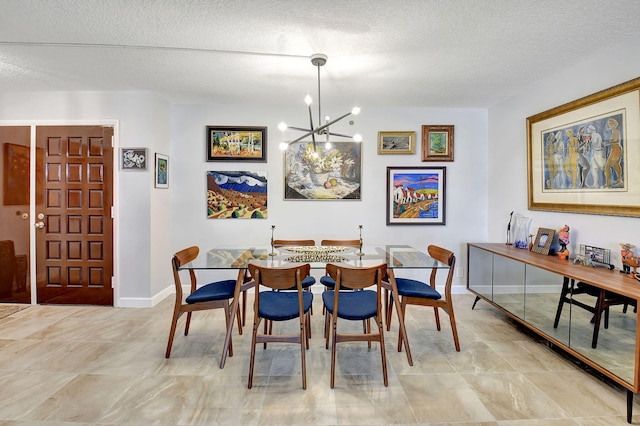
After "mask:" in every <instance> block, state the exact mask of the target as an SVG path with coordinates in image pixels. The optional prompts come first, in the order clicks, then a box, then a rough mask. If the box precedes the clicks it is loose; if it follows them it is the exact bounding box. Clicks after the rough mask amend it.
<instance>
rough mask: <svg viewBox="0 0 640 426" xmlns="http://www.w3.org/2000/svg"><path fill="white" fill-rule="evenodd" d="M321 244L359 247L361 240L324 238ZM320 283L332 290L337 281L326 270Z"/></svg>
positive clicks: (326, 288)
mask: <svg viewBox="0 0 640 426" xmlns="http://www.w3.org/2000/svg"><path fill="white" fill-rule="evenodd" d="M320 245H321V246H340V247H355V248H359V247H360V240H358V239H354V240H322V241H321V242H320ZM320 284H322V285H324V287H325V290H330V289H332V288H333V287H334V286H335V285H336V282H335V280H334V279H333V278H331V275H329V274H328V273H327V272H326V270H325V275H323V276H322V277H320Z"/></svg>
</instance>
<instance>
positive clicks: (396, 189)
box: [386, 167, 446, 225]
mask: <svg viewBox="0 0 640 426" xmlns="http://www.w3.org/2000/svg"><path fill="white" fill-rule="evenodd" d="M445 178H446V167H387V206H386V210H387V225H445V206H446V202H445V195H446V193H445V189H446V184H445V183H446V182H445V180H446V179H445Z"/></svg>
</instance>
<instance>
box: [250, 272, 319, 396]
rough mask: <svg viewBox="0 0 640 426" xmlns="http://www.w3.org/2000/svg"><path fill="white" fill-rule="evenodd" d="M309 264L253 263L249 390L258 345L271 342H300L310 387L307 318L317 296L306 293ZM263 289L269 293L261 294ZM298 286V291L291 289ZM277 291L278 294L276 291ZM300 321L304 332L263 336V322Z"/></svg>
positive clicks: (304, 382)
mask: <svg viewBox="0 0 640 426" xmlns="http://www.w3.org/2000/svg"><path fill="white" fill-rule="evenodd" d="M310 270H311V265H309V264H308V263H305V264H301V265H296V266H293V267H288V268H269V267H265V266H259V265H256V264H253V263H250V264H249V272H250V273H251V276H252V277H253V279H254V281H255V295H256V296H255V299H254V305H253V312H254V314H253V335H252V338H251V360H250V364H249V382H248V385H247V386H248V388H249V389H251V387H252V386H253V371H254V365H255V357H256V344H258V343H264V344H266V343H267V342H280V343H298V344H300V354H301V355H300V356H301V360H302V388H303V389H306V388H307V367H306V361H305V352H306V350H307V348H308V347H309V339H308V334H307V321H306V318H307V315H306V313H307V312H308V311H309V309H311V304H312V303H313V293H311V292H310V291H303V290H302V279H303V277H306V276H307V275H308V274H309V271H310ZM260 286H264V287H266V288H267V289H268V290H263V291H260ZM291 287H295V288H296V291H295V292H293V291H278V290H288V289H291ZM274 290H275V291H274ZM294 318H298V319H299V324H300V332H299V333H297V334H272V333H271V332H269V333H263V334H259V333H258V329H259V326H260V321H261V320H262V319H264V320H266V321H288V320H292V319H294Z"/></svg>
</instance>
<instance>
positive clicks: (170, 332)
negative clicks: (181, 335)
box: [164, 311, 180, 358]
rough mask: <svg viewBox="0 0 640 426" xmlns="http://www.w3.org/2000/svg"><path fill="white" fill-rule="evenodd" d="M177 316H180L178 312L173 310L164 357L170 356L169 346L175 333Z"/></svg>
mask: <svg viewBox="0 0 640 426" xmlns="http://www.w3.org/2000/svg"><path fill="white" fill-rule="evenodd" d="M178 318H180V312H177V311H174V312H173V318H172V319H171V329H170V330H169V342H168V343H167V351H166V352H165V354H164V357H165V358H169V356H171V346H173V337H174V336H175V334H176V327H177V326H178Z"/></svg>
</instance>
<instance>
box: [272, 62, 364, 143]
mask: <svg viewBox="0 0 640 426" xmlns="http://www.w3.org/2000/svg"><path fill="white" fill-rule="evenodd" d="M326 63H327V55H324V54H322V53H316V54H313V55H311V64H313V66H315V67H316V68H317V70H318V123H317V125H314V123H313V113H312V111H311V103H312V101H313V100H312V99H311V96H309V95H307V96H306V97H305V98H304V102H305V103H306V104H307V109H308V110H309V128H308V129H305V128H302V127H293V126H288V125H287V124H286V123H284V122H282V123H280V124H278V129H280V130H281V131H283V132H284V131H285V130H287V129H293V130H298V131H300V132H304V133H303V134H302V136H300V137H298V138H296V139H294V140H292V141H290V142H282V143H281V144H280V149H281V150H282V151H285V150H287V147H288V145H291V144H292V143H295V142H300V141H302V140H303V139H304V138H306V137H308V136H311V141H312V142H311V143H312V144H313V150H314V151H316V152H317V150H318V147H317V144H316V142H317V141H316V135H317V136H324V137H325V138H324V139H325V141H324V142H325V144H326V145H330V144H331V136H337V137H341V138H352V139H353V140H354V141H355V142H362V136H361V135H360V134H358V133H356V134H355V135H353V136H348V135H343V134H341V133H334V132H331V131H329V126H332V125H333V124H335V123H337V122H338V121H340V120H342V119H343V118H347V117H349V116H350V115H358V114H360V107H357V106H356V107H353V108H352V109H351V111H350V112H347V113H346V114H343V115H341V116H340V117H338V118H336V119H334V120H331V118H329V116H328V115H327V116H325V117H323V116H322V104H321V103H320V67H322V66H324V64H326ZM323 120H324V122H323ZM326 148H327V149H329V148H330V146H327V147H326Z"/></svg>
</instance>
